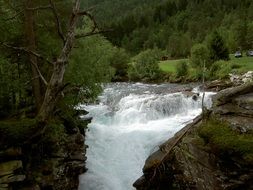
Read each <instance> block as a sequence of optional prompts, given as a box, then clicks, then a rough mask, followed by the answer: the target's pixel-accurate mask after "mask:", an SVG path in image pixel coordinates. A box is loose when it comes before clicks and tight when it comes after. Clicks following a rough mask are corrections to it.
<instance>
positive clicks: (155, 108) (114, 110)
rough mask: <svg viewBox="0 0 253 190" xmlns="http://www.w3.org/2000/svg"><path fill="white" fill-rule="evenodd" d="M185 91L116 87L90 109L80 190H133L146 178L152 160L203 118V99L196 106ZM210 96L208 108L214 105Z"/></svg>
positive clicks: (167, 86)
mask: <svg viewBox="0 0 253 190" xmlns="http://www.w3.org/2000/svg"><path fill="white" fill-rule="evenodd" d="M175 88H183V86H179V85H176V86H175V85H172V84H163V85H147V84H127V83H121V84H119V83H118V84H110V85H108V86H107V87H105V90H104V93H103V94H102V95H101V96H100V98H99V99H100V103H99V104H98V105H89V106H84V108H85V109H86V110H87V111H89V115H90V116H92V117H93V120H92V123H91V124H89V130H88V131H87V132H86V144H87V145H88V146H89V148H88V150H87V157H88V159H87V164H86V167H87V168H88V171H87V173H85V174H84V175H82V176H80V185H79V190H131V189H134V188H133V187H132V184H133V183H134V181H135V180H136V179H137V178H139V177H140V176H141V175H142V167H143V166H144V163H145V160H146V158H147V157H148V156H149V155H150V154H151V153H152V152H154V151H155V150H156V149H157V148H158V145H160V144H161V143H163V142H164V141H166V140H167V139H169V138H170V137H172V136H173V135H174V134H175V133H176V132H177V131H179V130H180V129H181V128H182V127H184V126H185V125H186V124H188V123H190V122H191V121H192V119H194V118H195V117H196V116H197V115H199V114H200V113H201V97H200V98H199V99H198V100H197V101H194V100H193V99H192V98H191V97H189V98H187V97H186V96H185V95H183V94H182V93H170V92H171V90H172V89H175ZM212 94H213V93H206V96H205V97H206V98H205V99H206V100H205V104H206V105H207V106H210V105H211V99H210V96H211V95H212Z"/></svg>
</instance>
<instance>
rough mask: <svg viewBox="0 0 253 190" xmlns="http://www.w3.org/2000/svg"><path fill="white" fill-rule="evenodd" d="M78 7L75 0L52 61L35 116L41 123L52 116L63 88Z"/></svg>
mask: <svg viewBox="0 0 253 190" xmlns="http://www.w3.org/2000/svg"><path fill="white" fill-rule="evenodd" d="M79 9H80V0H75V5H74V8H73V12H72V16H71V19H70V23H69V28H68V33H67V36H66V41H65V44H64V47H63V49H62V51H61V53H60V55H59V56H58V58H57V60H56V62H55V63H54V70H53V74H52V76H51V79H50V81H49V83H48V86H47V89H46V93H45V96H44V101H43V104H42V106H41V108H40V111H39V114H38V116H37V118H38V120H39V121H40V122H42V123H45V122H47V120H48V119H49V118H50V116H52V114H53V112H54V109H55V106H56V103H57V101H58V99H59V97H60V94H61V92H62V88H63V86H62V82H63V77H64V73H65V66H66V64H67V62H68V59H69V55H70V53H71V50H72V47H73V45H74V40H75V28H76V26H77V22H78V18H79V15H78V13H79Z"/></svg>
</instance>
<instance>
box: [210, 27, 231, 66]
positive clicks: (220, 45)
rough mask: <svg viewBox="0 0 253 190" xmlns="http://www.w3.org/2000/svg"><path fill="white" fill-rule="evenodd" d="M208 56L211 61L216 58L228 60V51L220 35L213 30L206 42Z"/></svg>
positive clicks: (216, 59)
mask: <svg viewBox="0 0 253 190" xmlns="http://www.w3.org/2000/svg"><path fill="white" fill-rule="evenodd" d="M208 49H209V51H210V53H209V56H210V60H211V61H212V62H215V61H218V60H229V51H228V48H227V47H226V44H225V42H224V40H223V39H222V37H221V35H220V34H219V33H218V32H217V31H214V32H213V33H212V35H211V39H210V41H209V42H208Z"/></svg>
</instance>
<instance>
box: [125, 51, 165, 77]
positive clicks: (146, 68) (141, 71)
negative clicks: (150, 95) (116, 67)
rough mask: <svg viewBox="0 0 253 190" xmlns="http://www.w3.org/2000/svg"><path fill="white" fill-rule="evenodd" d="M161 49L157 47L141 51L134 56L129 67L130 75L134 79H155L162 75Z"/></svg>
mask: <svg viewBox="0 0 253 190" xmlns="http://www.w3.org/2000/svg"><path fill="white" fill-rule="evenodd" d="M160 53H161V51H159V49H157V48H155V49H153V50H151V49H148V50H146V51H143V52H141V53H140V54H138V55H137V56H136V57H134V58H133V63H132V65H131V66H130V67H129V70H128V77H129V79H130V80H132V81H137V80H142V81H154V80H158V79H160V77H161V74H162V72H161V70H160V68H159V65H158V61H159V60H160V57H161V54H160Z"/></svg>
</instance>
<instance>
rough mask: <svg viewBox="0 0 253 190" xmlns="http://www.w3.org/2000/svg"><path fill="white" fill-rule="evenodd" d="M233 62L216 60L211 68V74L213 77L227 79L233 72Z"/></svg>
mask: <svg viewBox="0 0 253 190" xmlns="http://www.w3.org/2000/svg"><path fill="white" fill-rule="evenodd" d="M231 70H232V68H231V64H230V63H228V62H226V61H216V62H215V63H214V64H213V65H212V67H211V69H210V75H211V77H212V78H213V79H226V78H228V77H229V73H230V72H231Z"/></svg>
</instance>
